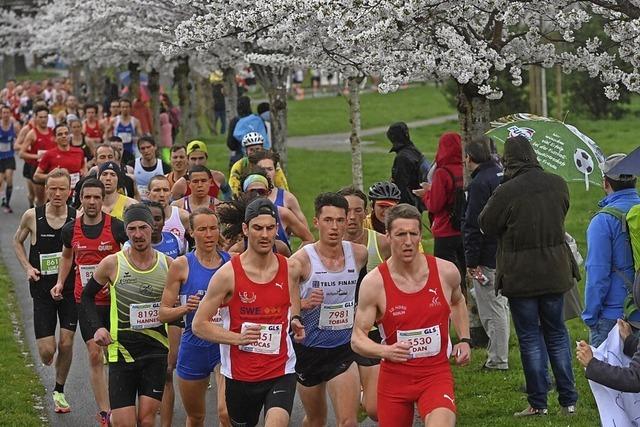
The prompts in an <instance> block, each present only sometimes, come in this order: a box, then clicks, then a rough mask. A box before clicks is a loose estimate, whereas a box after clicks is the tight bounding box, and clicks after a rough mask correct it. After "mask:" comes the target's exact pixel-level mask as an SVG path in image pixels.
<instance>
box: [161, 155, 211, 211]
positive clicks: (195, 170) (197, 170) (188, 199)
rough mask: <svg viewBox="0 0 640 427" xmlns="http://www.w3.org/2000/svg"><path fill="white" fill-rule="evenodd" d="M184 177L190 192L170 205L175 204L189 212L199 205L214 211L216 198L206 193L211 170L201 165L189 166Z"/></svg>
mask: <svg viewBox="0 0 640 427" xmlns="http://www.w3.org/2000/svg"><path fill="white" fill-rule="evenodd" d="M180 179H184V178H180ZM186 179H187V182H188V183H189V189H190V190H191V194H190V195H188V196H184V197H183V198H181V199H180V200H176V201H175V202H173V203H172V206H177V207H179V208H181V209H184V210H186V211H187V212H189V213H191V212H193V211H194V210H196V209H197V208H199V207H208V208H210V209H211V210H213V211H215V209H216V204H217V203H218V200H217V199H216V198H215V197H213V196H211V195H209V194H208V191H209V188H210V187H211V180H212V175H211V171H210V170H209V169H208V168H207V167H205V166H202V165H195V166H191V167H190V168H189V173H188V174H187V175H186ZM174 187H175V186H174Z"/></svg>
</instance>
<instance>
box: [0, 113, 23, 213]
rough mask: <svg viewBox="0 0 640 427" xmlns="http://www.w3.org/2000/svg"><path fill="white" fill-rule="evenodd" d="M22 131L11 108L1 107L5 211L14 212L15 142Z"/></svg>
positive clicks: (0, 165)
mask: <svg viewBox="0 0 640 427" xmlns="http://www.w3.org/2000/svg"><path fill="white" fill-rule="evenodd" d="M19 132H20V124H19V123H18V122H16V121H15V120H13V119H12V118H11V109H10V108H9V107H7V106H6V105H3V106H1V107H0V189H1V188H2V183H3V182H4V183H5V188H4V196H3V197H2V207H3V208H4V212H5V213H13V210H12V209H11V194H12V192H13V172H14V171H15V170H16V157H15V152H14V146H13V144H14V143H15V141H16V136H17V135H18V133H19Z"/></svg>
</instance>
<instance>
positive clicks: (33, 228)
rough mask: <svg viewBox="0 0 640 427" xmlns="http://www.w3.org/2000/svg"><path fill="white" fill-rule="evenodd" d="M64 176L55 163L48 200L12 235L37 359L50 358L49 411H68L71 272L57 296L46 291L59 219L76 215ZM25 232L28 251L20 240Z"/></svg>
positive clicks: (54, 274)
mask: <svg viewBox="0 0 640 427" xmlns="http://www.w3.org/2000/svg"><path fill="white" fill-rule="evenodd" d="M70 190H71V187H70V178H69V174H68V173H67V171H65V170H64V169H58V170H56V171H54V172H52V173H51V174H50V175H49V176H48V177H47V179H46V183H45V192H46V197H47V199H48V200H49V202H48V203H46V204H45V205H44V206H38V207H36V208H31V209H28V210H27V211H26V212H25V213H24V214H23V215H22V219H21V220H20V225H19V227H18V231H17V232H16V234H15V237H14V238H13V248H14V251H15V253H16V258H18V261H19V262H20V264H21V265H22V268H23V269H24V271H25V272H26V274H27V280H28V281H29V292H30V293H31V298H33V329H34V332H35V335H36V345H37V347H38V353H39V355H40V360H42V363H44V364H45V365H47V366H50V365H51V364H52V363H53V359H54V356H56V351H57V357H56V358H55V359H56V363H55V370H56V375H55V377H56V379H55V381H56V384H55V387H54V389H53V403H54V410H55V412H59V413H66V412H69V411H71V408H70V406H69V404H68V403H67V401H66V399H65V396H64V384H65V382H66V380H67V375H68V374H69V368H70V367H71V359H72V355H73V335H74V333H75V331H76V324H77V322H78V314H77V311H76V305H75V303H74V301H73V277H68V278H67V280H66V281H65V282H64V289H63V292H62V297H63V298H62V299H60V300H58V301H54V299H53V298H52V296H51V294H50V291H51V288H53V286H54V285H55V283H56V281H57V279H58V264H59V261H60V253H61V251H62V242H61V240H60V234H61V230H62V227H63V225H64V224H65V223H67V222H69V221H72V220H73V219H74V218H75V217H76V211H75V209H73V208H70V207H67V205H66V204H65V202H66V200H67V197H68V196H69V192H70ZM28 237H30V241H31V246H30V248H29V257H28V258H27V253H26V252H25V249H24V246H23V244H24V241H25V240H26V239H27V238H28ZM58 321H59V322H60V334H59V338H58V343H57V348H56V337H55V333H56V326H57V324H58Z"/></svg>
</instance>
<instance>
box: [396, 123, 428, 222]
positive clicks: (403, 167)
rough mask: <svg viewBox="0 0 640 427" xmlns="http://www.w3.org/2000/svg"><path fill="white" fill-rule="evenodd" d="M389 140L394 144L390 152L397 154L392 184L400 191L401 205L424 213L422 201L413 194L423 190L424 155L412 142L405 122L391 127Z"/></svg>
mask: <svg viewBox="0 0 640 427" xmlns="http://www.w3.org/2000/svg"><path fill="white" fill-rule="evenodd" d="M387 138H388V139H389V141H391V144H392V147H391V150H389V152H390V153H393V152H395V153H396V158H395V159H394V160H393V166H392V168H391V182H393V183H394V184H395V185H397V186H398V188H399V189H400V194H401V198H400V203H408V204H410V205H411V206H419V209H420V211H423V210H424V206H423V205H422V201H421V200H420V199H419V198H418V197H416V196H415V195H414V194H413V193H412V190H417V189H419V188H421V187H420V162H421V161H422V158H423V156H422V153H421V152H420V151H419V150H418V149H417V148H416V146H415V145H413V142H411V138H410V137H409V128H408V127H407V124H406V123H404V122H397V123H394V124H392V125H391V126H389V129H388V130H387Z"/></svg>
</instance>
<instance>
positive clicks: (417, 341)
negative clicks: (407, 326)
mask: <svg viewBox="0 0 640 427" xmlns="http://www.w3.org/2000/svg"><path fill="white" fill-rule="evenodd" d="M396 340H397V341H398V342H407V343H409V344H411V349H410V350H409V351H410V356H411V358H414V359H415V358H419V357H432V356H435V355H437V354H438V353H440V326H439V325H436V326H431V327H429V328H424V329H411V330H409V331H398V332H397V334H396Z"/></svg>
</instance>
